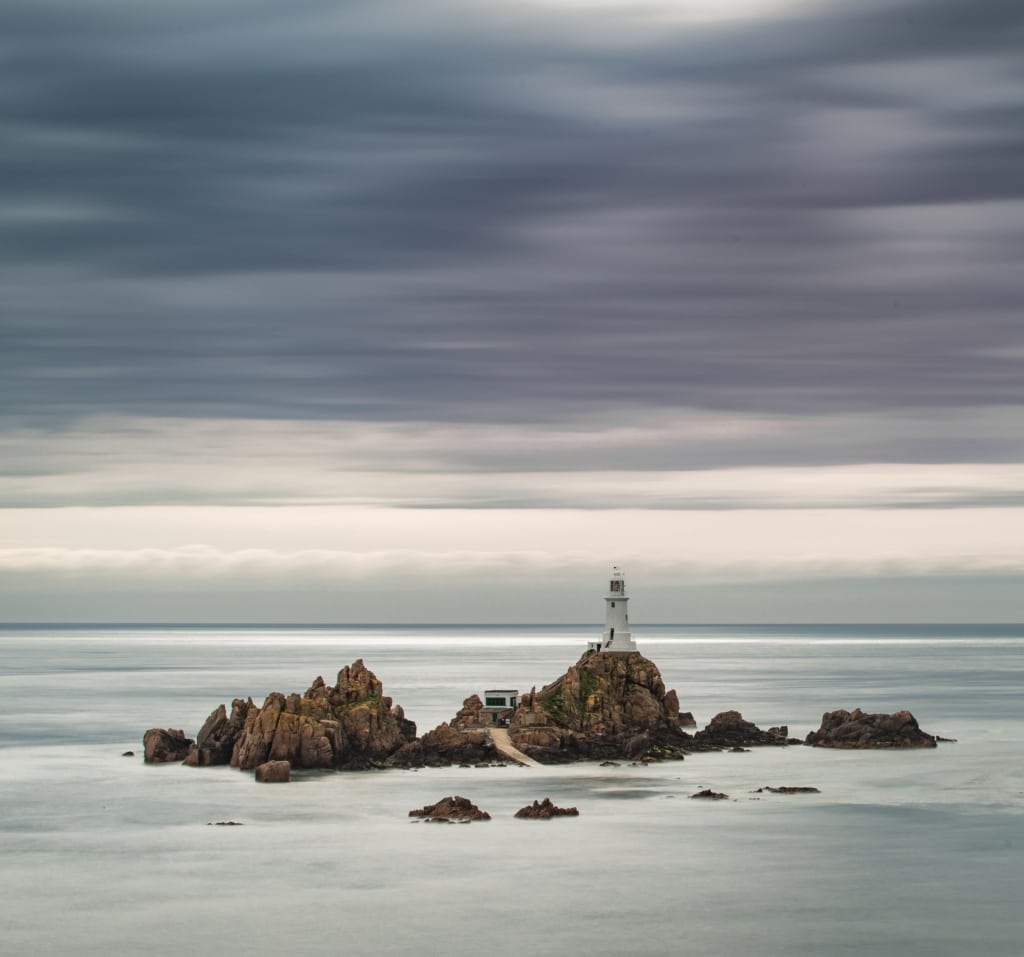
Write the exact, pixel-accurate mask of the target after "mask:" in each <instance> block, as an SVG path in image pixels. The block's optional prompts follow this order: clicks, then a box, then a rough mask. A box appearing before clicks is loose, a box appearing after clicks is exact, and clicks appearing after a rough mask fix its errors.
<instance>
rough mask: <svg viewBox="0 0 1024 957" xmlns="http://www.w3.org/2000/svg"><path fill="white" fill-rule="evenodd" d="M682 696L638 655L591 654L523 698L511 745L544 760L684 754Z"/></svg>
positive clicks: (511, 729)
mask: <svg viewBox="0 0 1024 957" xmlns="http://www.w3.org/2000/svg"><path fill="white" fill-rule="evenodd" d="M679 722H680V715H679V698H678V696H677V695H676V694H675V692H672V691H668V692H667V691H666V690H665V683H664V682H663V681H662V678H661V673H660V672H659V671H658V668H657V666H656V665H655V664H654V662H652V661H650V660H649V659H647V658H645V657H644V656H643V655H641V654H640V653H639V652H631V653H629V654H615V653H600V652H592V651H588V652H587V653H586V654H584V655H583V657H582V658H580V660H579V661H578V662H577V663H576V664H575V665H573V666H572V667H571V668H569V669H568V671H566V673H565V674H564V675H562V676H561V677H560V678H558V679H556V680H555V681H553V682H552V683H551V684H549V685H546V686H545V687H544V688H542V689H541V690H540V691H531V692H530V694H528V695H525V696H524V697H523V699H522V701H521V702H520V705H519V707H518V708H517V709H516V711H515V713H514V714H513V716H512V719H511V722H510V727H509V735H510V737H511V738H512V742H513V744H515V746H516V747H517V748H519V749H520V750H521V751H523V752H524V753H526V754H528V755H529V756H530V757H532V758H535V759H537V760H539V761H542V762H544V763H551V762H556V761H572V760H579V759H597V760H601V759H610V758H620V757H629V758H639V757H644V756H650V757H682V755H683V747H684V746H685V745H686V744H687V743H688V742H689V741H690V738H689V736H688V735H686V734H684V733H683V732H682V731H680V729H679Z"/></svg>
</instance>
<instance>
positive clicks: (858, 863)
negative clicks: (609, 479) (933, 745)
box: [0, 624, 1024, 957]
mask: <svg viewBox="0 0 1024 957" xmlns="http://www.w3.org/2000/svg"><path fill="white" fill-rule="evenodd" d="M597 630H599V629H598V628H597V627H596V626H587V627H584V626H579V627H562V626H557V627H556V626H551V627H543V626H508V627H493V626H476V627H474V626H457V627H410V626H405V625H402V626H373V627H345V628H339V627H316V628H308V627H286V626H273V627H269V626H266V627H256V626H250V627H230V628H228V627H219V626H188V627H183V626H173V627H171V626H162V627H156V626H125V625H121V626H97V625H88V626H87V625H82V626H77V627H72V626H68V625H61V626H40V625H33V626H13V625H9V626H4V627H2V628H0V701H2V709H0V952H2V953H3V954H4V955H6V957H29V955H65V954H66V955H75V957H99V955H103V957H109V955H111V954H117V955H121V954H124V955H132V957H136V955H155V957H170V955H175V957H177V955H187V957H204V955H214V954H246V955H258V957H263V955H267V957H270V955H281V954H294V955H300V957H305V955H309V957H316V955H332V957H334V955H346V957H361V955H366V957H371V955H372V957H390V955H415V954H422V953H426V954H444V955H454V957H463V955H465V957H470V955H477V954H479V955H485V957H494V955H501V957H503V955H510V957H511V955H517V957H518V955H526V954H528V955H552V957H554V955H558V957H577V955H579V957H583V955H609V957H611V955H626V954H628V955H690V957H692V955H716V957H719V955H720V957H738V955H748V954H757V955H759V957H775V955H778V957H783V955H785V957H802V955H806V957H829V955H847V954H848V955H857V957H943V955H949V957H961V955H975V954H982V955H986V957H998V955H1005V957H1020V955H1021V954H1024V767H1022V757H1024V693H1022V692H1024V625H1020V626H1018V625H1007V626H993V625H977V626H972V625H957V626H935V625H916V626H911V625H891V626H890V625H870V626H868V625H856V626H841V627H840V626H814V625H801V626H791V625H771V626H692V625H689V626H683V625H679V626H668V625H663V626H643V625H639V624H638V625H635V626H634V637H635V638H636V640H637V643H638V645H639V648H640V650H641V651H642V653H643V654H645V655H646V656H647V657H648V658H650V659H652V660H653V661H654V662H655V663H656V664H657V665H658V667H659V668H660V670H661V673H662V676H663V677H664V679H665V683H666V685H667V686H668V687H670V688H675V689H676V691H677V692H678V695H679V699H680V704H681V707H682V709H683V710H685V711H692V712H693V714H694V716H695V718H696V720H697V723H698V725H699V726H703V725H704V724H706V723H707V722H708V721H709V720H710V719H711V718H712V716H713V715H715V714H716V713H718V712H720V711H724V710H729V709H735V710H738V711H741V712H742V713H743V716H744V717H745V718H747V719H748V720H750V721H753V722H755V723H756V724H758V725H759V726H760V727H762V728H767V727H770V726H775V725H783V724H785V725H788V726H789V732H790V735H791V736H794V737H800V738H802V737H803V736H805V735H806V734H807V733H808V732H809V731H811V730H814V729H816V728H817V727H818V725H819V724H820V720H821V715H822V713H823V712H825V711H831V710H834V709H836V708H846V709H851V710H852V709H853V708H855V707H859V708H862V709H863V710H865V711H873V712H874V711H884V712H891V711H896V710H901V709H907V710H910V711H911V712H913V714H914V715H915V716H916V717H917V719H918V721H919V723H920V724H921V726H922V728H924V729H925V730H927V731H929V732H931V733H933V734H938V735H941V736H942V737H946V738H955V739H956V740H955V742H950V743H942V744H940V745H939V747H938V748H937V749H934V750H914V751H830V750H822V749H815V748H808V747H803V746H790V747H785V748H767V749H756V750H751V751H749V752H747V753H726V752H722V753H711V754H693V755H690V756H689V757H687V758H686V760H685V761H681V762H679V761H676V762H666V763H654V764H646V765H643V764H639V765H638V764H631V763H630V762H628V761H622V762H619V763H617V764H616V765H614V766H602V765H599V764H596V763H594V764H575V765H567V766H559V767H540V768H537V767H529V768H527V767H518V766H507V767H489V768H444V769H424V770H419V771H401V770H383V771H369V772H305V773H297V774H295V775H294V776H293V779H292V781H291V782H290V783H289V784H286V785H281V784H278V785H269V784H257V783H256V782H255V781H254V780H253V776H252V774H251V773H248V772H241V771H237V770H233V769H231V768H227V767H219V768H188V767H184V766H182V765H180V764H174V765H159V766H149V765H146V764H144V763H143V760H142V736H143V733H144V732H145V730H146V729H147V728H151V727H174V728H181V729H184V730H185V731H186V732H187V733H188V734H189V735H190V736H193V737H194V736H195V734H196V732H197V731H198V730H199V728H200V726H201V725H202V723H203V721H204V720H205V719H206V717H207V715H209V713H210V712H211V711H212V710H213V709H214V708H216V707H217V706H218V705H219V704H220V703H222V702H224V703H227V704H228V705H229V706H230V702H231V700H232V699H233V698H236V697H249V696H252V697H253V698H254V699H255V700H256V701H257V702H259V703H262V700H263V698H264V697H265V696H266V695H267V694H268V693H269V692H271V691H274V690H277V691H283V692H291V691H303V690H305V689H306V688H307V687H308V686H309V685H310V683H311V682H312V680H313V679H314V678H316V676H317V675H323V676H324V678H325V679H326V680H328V681H329V682H333V681H334V678H335V675H336V673H337V671H338V670H339V669H340V668H342V667H343V666H344V665H346V664H350V663H352V662H353V661H355V660H356V659H359V658H361V659H363V660H364V662H365V663H366V665H367V666H368V667H369V668H370V669H371V670H372V671H374V672H375V673H376V675H377V676H378V677H379V678H380V679H381V681H382V682H383V683H384V692H385V694H387V695H389V696H391V697H392V698H393V699H394V701H395V702H396V703H399V704H401V705H402V706H403V707H404V709H405V711H406V714H407V716H408V717H410V718H411V719H412V720H414V721H416V723H417V725H418V727H419V730H420V732H421V733H422V732H423V731H426V730H428V729H430V728H432V727H434V726H435V725H437V724H439V723H440V722H441V721H444V720H448V719H450V718H451V717H452V716H453V715H454V714H455V712H456V711H457V710H458V709H459V707H460V706H461V704H462V701H463V699H464V698H466V697H468V696H469V695H471V694H474V693H479V694H482V692H483V691H484V690H486V689H488V688H509V689H511V688H516V689H518V690H520V691H523V692H525V691H528V690H530V689H531V688H532V687H535V686H536V687H538V688H539V687H541V686H542V685H544V684H546V683H547V682H549V681H551V680H552V679H554V678H555V677H557V676H558V675H560V674H562V673H563V672H564V671H565V670H566V668H567V667H568V666H569V665H571V664H573V663H574V662H575V661H576V660H577V659H578V658H579V656H580V655H581V653H582V652H583V651H584V650H585V649H586V645H587V642H588V641H589V640H591V639H592V638H594V637H595V633H596V631H597ZM126 751H133V752H134V756H125V755H124V752H126ZM766 786H770V787H780V786H802V787H815V788H818V789H819V793H816V794H792V795H783V794H771V793H768V792H765V791H759V790H758V789H760V788H764V787H766ZM704 788H711V789H712V790H714V791H717V792H723V793H726V794H728V799H726V800H720V801H707V800H691V797H690V796H691V795H692V794H694V793H696V792H697V791H700V790H702V789H704ZM446 795H462V796H464V797H468V798H469V799H470V800H472V801H473V802H475V803H476V804H477V805H478V806H480V807H481V808H482V809H484V810H486V811H488V812H489V813H490V814H491V816H492V820H490V821H487V822H476V823H472V824H458V825H456V824H428V823H425V822H422V821H419V820H417V819H414V818H410V817H409V816H408V814H409V811H410V810H412V809H413V808H419V807H422V806H423V805H425V804H429V803H434V802H435V801H437V800H439V799H440V798H442V797H444V796H446ZM544 797H550V798H551V799H552V800H553V801H554V802H555V803H556V804H559V805H563V806H567V805H571V806H575V807H577V808H578V809H579V812H580V814H579V817H576V818H559V819H555V820H551V821H532V820H520V819H516V818H514V816H513V815H514V813H515V811H516V810H517V809H519V808H520V807H522V806H524V805H526V804H529V803H531V802H532V801H534V800H535V799H542V798H544ZM226 821H234V822H237V824H238V825H240V826H216V825H217V822H226Z"/></svg>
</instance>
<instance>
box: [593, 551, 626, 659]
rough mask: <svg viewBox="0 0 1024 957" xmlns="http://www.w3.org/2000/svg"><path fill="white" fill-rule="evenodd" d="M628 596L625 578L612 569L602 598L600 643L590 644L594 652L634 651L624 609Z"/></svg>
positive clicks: (620, 571) (619, 572) (619, 571)
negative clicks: (602, 612)
mask: <svg viewBox="0 0 1024 957" xmlns="http://www.w3.org/2000/svg"><path fill="white" fill-rule="evenodd" d="M628 604H629V596H628V595H627V594H626V576H625V575H623V574H622V569H620V568H618V567H617V566H616V567H614V568H612V577H611V579H610V580H609V582H608V594H607V595H605V596H604V609H605V610H604V634H602V635H601V641H600V642H596V641H594V642H591V647H592V648H593V649H594V650H595V651H614V652H620V653H624V652H630V651H636V650H637V647H636V642H635V641H633V636H632V635H631V634H630V632H629V613H628V612H627V610H626V608H627V605H628Z"/></svg>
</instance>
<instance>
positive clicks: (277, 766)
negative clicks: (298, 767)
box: [256, 761, 292, 784]
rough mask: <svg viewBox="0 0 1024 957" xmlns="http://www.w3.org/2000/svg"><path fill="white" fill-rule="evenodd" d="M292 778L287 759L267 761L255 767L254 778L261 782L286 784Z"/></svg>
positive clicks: (290, 767)
mask: <svg viewBox="0 0 1024 957" xmlns="http://www.w3.org/2000/svg"><path fill="white" fill-rule="evenodd" d="M291 778H292V766H291V763H290V762H288V761H267V762H266V763H265V764H261V765H259V766H258V767H257V768H256V780H257V781H259V782H260V783H261V784H286V783H287V782H288V781H290V780H291Z"/></svg>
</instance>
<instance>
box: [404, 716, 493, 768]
mask: <svg viewBox="0 0 1024 957" xmlns="http://www.w3.org/2000/svg"><path fill="white" fill-rule="evenodd" d="M503 762H504V759H503V757H502V755H501V752H499V751H498V749H497V748H496V747H495V746H494V742H493V741H491V737H490V735H489V734H488V733H487V732H486V731H484V730H482V729H476V730H469V731H458V730H456V729H455V728H454V727H452V726H451V725H449V724H448V722H442V723H441V724H440V725H438V726H437V727H436V728H434V730H433V731H428V732H427V733H426V734H425V735H423V737H422V738H417V739H416V740H414V741H410V742H408V743H407V744H404V745H402V747H401V748H399V749H398V751H396V752H395V753H394V754H393V755H391V757H389V758H388V759H387V762H386V763H387V766H388V767H392V768H422V767H447V766H448V765H451V764H461V765H466V766H477V767H479V766H481V765H482V766H484V767H486V766H488V765H490V764H492V763H503Z"/></svg>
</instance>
